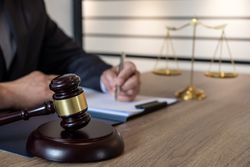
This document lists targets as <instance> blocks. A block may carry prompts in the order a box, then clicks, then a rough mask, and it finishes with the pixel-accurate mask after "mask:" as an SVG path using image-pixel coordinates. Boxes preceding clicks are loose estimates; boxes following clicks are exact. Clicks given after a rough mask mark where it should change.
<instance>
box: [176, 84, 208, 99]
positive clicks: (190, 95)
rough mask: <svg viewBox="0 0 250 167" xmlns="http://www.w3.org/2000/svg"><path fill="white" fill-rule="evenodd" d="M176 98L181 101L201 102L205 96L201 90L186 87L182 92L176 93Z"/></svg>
mask: <svg viewBox="0 0 250 167" xmlns="http://www.w3.org/2000/svg"><path fill="white" fill-rule="evenodd" d="M176 97H178V98H179V99H181V100H203V99H205V98H206V95H205V93H204V91H203V90H199V89H196V88H195V87H194V86H188V87H187V88H185V89H184V90H182V91H179V92H177V93H176Z"/></svg>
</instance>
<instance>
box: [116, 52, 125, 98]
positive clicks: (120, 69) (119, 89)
mask: <svg viewBox="0 0 250 167" xmlns="http://www.w3.org/2000/svg"><path fill="white" fill-rule="evenodd" d="M125 57H126V54H125V53H124V52H122V54H121V57H120V64H119V66H118V70H117V76H118V75H119V74H120V72H121V71H122V69H123V66H124V60H125ZM120 91H121V86H118V85H116V86H115V100H117V99H118V95H119V93H120Z"/></svg>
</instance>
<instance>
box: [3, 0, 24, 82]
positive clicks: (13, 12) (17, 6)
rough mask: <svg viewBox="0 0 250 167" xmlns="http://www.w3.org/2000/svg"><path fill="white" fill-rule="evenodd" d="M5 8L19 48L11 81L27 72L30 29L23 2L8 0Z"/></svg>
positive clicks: (20, 0) (10, 73)
mask: <svg viewBox="0 0 250 167" xmlns="http://www.w3.org/2000/svg"><path fill="white" fill-rule="evenodd" d="M5 8H6V11H7V13H6V14H7V17H8V21H9V23H10V28H11V29H12V32H13V33H14V37H15V42H16V46H17V54H16V56H15V58H14V60H13V63H12V65H11V67H10V69H9V79H15V78H16V77H20V76H21V75H22V74H23V72H25V63H26V61H27V58H26V56H27V42H28V29H27V24H26V20H25V16H24V11H23V6H22V0H18V1H16V0H6V1H5Z"/></svg>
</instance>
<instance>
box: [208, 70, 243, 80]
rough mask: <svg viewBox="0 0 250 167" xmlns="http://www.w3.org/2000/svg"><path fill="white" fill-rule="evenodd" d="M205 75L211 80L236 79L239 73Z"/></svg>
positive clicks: (211, 73)
mask: <svg viewBox="0 0 250 167" xmlns="http://www.w3.org/2000/svg"><path fill="white" fill-rule="evenodd" d="M205 75H206V76H207V77H211V78H222V79H223V78H236V77H237V76H238V74H237V73H233V72H206V73H205Z"/></svg>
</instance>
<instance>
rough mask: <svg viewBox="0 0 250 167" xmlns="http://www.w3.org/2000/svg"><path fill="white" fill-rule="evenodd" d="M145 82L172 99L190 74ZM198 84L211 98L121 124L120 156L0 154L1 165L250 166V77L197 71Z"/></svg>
mask: <svg viewBox="0 0 250 167" xmlns="http://www.w3.org/2000/svg"><path fill="white" fill-rule="evenodd" d="M142 81H143V82H142V94H145V95H156V96H170V97H171V96H173V94H174V92H175V91H177V90H179V89H182V88H184V87H185V86H187V84H188V81H189V75H188V73H185V74H183V75H182V76H178V77H170V78H168V77H162V76H155V75H152V74H144V75H143V76H142ZM195 83H196V86H197V87H198V88H202V89H204V90H205V92H206V94H207V96H208V97H207V99H205V100H203V101H188V102H180V103H178V104H176V105H173V106H171V107H169V108H167V109H163V110H159V111H158V112H154V113H150V114H147V115H145V116H143V117H138V118H136V119H133V120H130V121H129V122H128V123H126V124H122V125H119V126H117V129H118V130H119V131H120V132H121V134H122V136H123V137H124V141H125V152H124V154H123V155H122V156H120V157H117V158H115V159H112V160H107V161H104V162H99V163H88V164H60V163H53V162H48V161H46V160H42V159H39V158H26V157H21V156H17V155H14V154H11V153H6V152H0V166H3V167H7V166H18V167H20V166H29V167H42V166H43V167H45V166H49V167H59V166H60V167H61V166H62V167H64V166H65V167H66V166H67V167H71V166H76V167H78V166H86V167H88V166H90V167H108V166H110V167H116V166H118V167H123V166H126V167H134V166H143V167H145V166H159V167H163V166H164V167H165V166H183V167H198V166H199V167H206V166H209V167H210V166H218V167H223V166H236V167H240V166H250V77H249V76H247V75H240V76H239V77H238V78H236V79H225V80H219V79H211V78H206V77H204V76H203V75H202V74H201V73H196V74H195Z"/></svg>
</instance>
